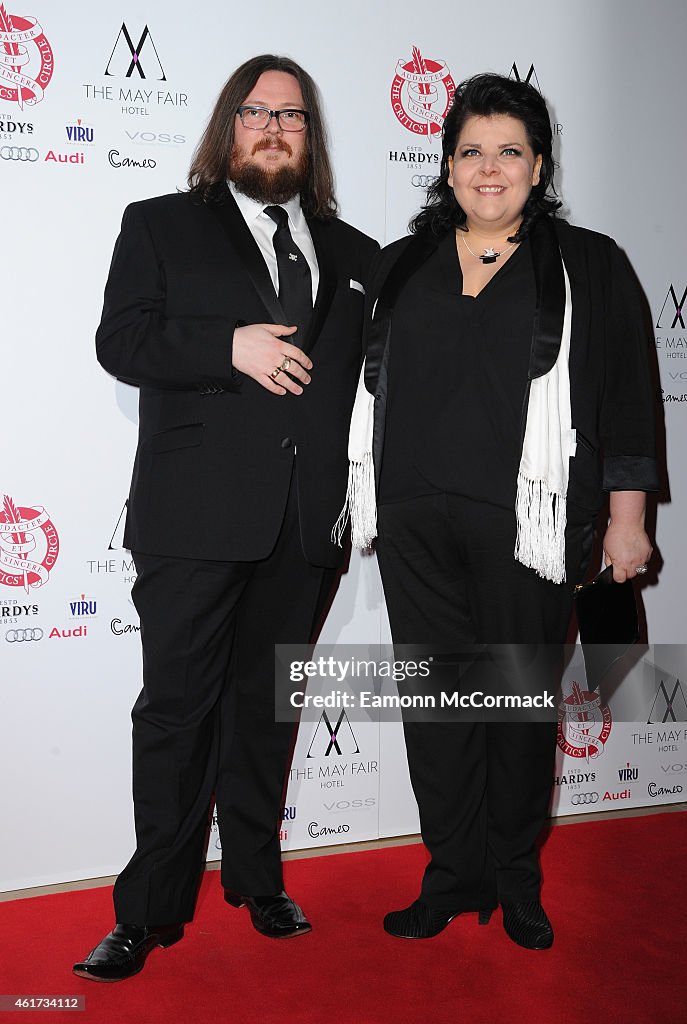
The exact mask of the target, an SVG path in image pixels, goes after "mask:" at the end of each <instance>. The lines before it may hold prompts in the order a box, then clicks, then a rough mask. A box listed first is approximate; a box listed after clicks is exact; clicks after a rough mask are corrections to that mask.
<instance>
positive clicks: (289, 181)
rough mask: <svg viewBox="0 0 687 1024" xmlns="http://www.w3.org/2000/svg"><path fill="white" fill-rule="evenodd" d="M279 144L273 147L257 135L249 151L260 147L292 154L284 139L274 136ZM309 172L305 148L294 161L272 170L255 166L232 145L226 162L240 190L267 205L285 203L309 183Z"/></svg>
mask: <svg viewBox="0 0 687 1024" xmlns="http://www.w3.org/2000/svg"><path fill="white" fill-rule="evenodd" d="M277 143H278V145H277V146H276V147H273V146H272V145H270V141H269V140H268V139H260V140H259V141H258V142H257V143H256V144H255V146H253V151H252V154H251V155H254V154H255V153H258V152H260V150H262V149H272V148H277V149H283V150H284V151H285V152H286V153H288V154H289V156H290V155H291V152H292V150H291V147H290V146H289V144H288V142H286V141H285V140H284V139H278V140H277ZM309 174H310V158H309V155H308V153H307V150H304V151H303V154H302V156H301V158H300V160H299V161H298V163H296V164H288V165H285V166H280V167H277V168H276V169H275V170H273V171H271V170H268V169H267V168H265V167H262V166H258V165H257V164H255V163H254V162H253V161H251V160H250V159H249V158H247V157H240V156H239V155H238V153H237V152H236V147H234V149H233V151H232V154H231V162H230V165H229V177H230V178H231V180H232V181H233V182H234V185H235V186H236V188H237V189H238V191H239V192H241V193H243V195H244V196H248V198H249V199H255V200H256V201H257V202H258V203H265V204H266V205H271V204H278V203H286V202H288V200H289V199H292V198H293V197H294V196H295V195H297V194H298V193H299V192H302V191H303V189H304V188H305V186H306V185H307V184H308V177H309Z"/></svg>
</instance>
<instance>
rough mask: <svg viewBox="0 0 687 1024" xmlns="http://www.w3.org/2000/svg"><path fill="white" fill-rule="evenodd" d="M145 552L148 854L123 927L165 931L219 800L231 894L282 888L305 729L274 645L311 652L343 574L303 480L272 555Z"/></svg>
mask: <svg viewBox="0 0 687 1024" xmlns="http://www.w3.org/2000/svg"><path fill="white" fill-rule="evenodd" d="M195 525H196V527H197V524H195ZM133 555H134V561H135V564H136V569H137V572H138V577H137V579H136V582H135V584H134V587H133V591H132V594H133V598H134V603H135V605H136V608H137V611H138V613H139V616H140V621H141V641H142V646H143V689H142V691H141V693H140V695H139V697H138V699H137V701H136V703H135V705H134V708H133V711H132V720H133V796H134V817H135V825H136V842H137V846H136V851H135V853H134V855H133V857H132V859H131V861H130V862H129V864H128V865H127V866H126V867H125V869H124V870H123V872H122V873H121V875H120V876H119V878H118V879H117V883H116V885H115V889H114V903H115V912H116V917H117V920H118V921H121V922H124V923H129V924H159V925H161V924H170V923H174V922H182V921H189V920H191V918H192V916H193V910H194V904H195V898H196V893H197V888H198V883H199V880H200V877H201V873H202V870H203V866H204V858H205V850H206V842H207V835H208V827H209V812H210V809H211V801H212V797H213V794H214V796H215V801H216V805H217V818H218V826H219V833H220V837H221V845H222V876H221V877H222V884H223V886H224V888H225V889H233V890H236V891H238V892H240V893H242V894H244V895H256V896H260V895H270V894H272V893H276V892H279V891H280V890H281V889H282V887H283V879H282V869H281V851H280V845H279V827H280V808H281V803H282V794H283V786H284V780H285V773H286V768H287V765H288V760H289V755H290V748H291V743H292V739H293V731H294V727H293V724H292V723H283V722H275V715H274V645H275V644H279V643H308V642H309V640H310V638H311V635H312V632H313V629H314V627H315V625H316V623H317V621H318V619H319V617H320V615H321V613H322V610H323V608H324V606H325V603H326V600H327V597H328V594H329V591H330V589H331V585H332V583H333V579H334V575H335V571H334V570H331V569H323V568H321V567H318V566H313V565H310V564H309V563H308V562H306V560H305V556H304V555H303V550H302V545H301V538H300V527H299V517H298V500H297V496H296V486H295V472H294V479H293V480H292V484H291V491H290V494H289V500H288V503H287V508H286V512H285V517H284V521H283V524H282V528H281V532H280V535H279V538H278V540H277V543H276V546H275V548H274V550H273V552H272V554H271V555H270V556H269V557H268V558H266V559H264V560H262V561H258V562H220V561H200V560H195V559H182V558H173V557H161V556H157V555H147V554H142V553H139V552H134V553H133Z"/></svg>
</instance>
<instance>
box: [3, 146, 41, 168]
mask: <svg viewBox="0 0 687 1024" xmlns="http://www.w3.org/2000/svg"><path fill="white" fill-rule="evenodd" d="M39 156H40V154H39V152H38V150H37V149H34V147H33V146H28V147H27V146H0V158H1V159H2V160H19V161H20V162H21V163H24V164H35V162H36V160H38V157H39Z"/></svg>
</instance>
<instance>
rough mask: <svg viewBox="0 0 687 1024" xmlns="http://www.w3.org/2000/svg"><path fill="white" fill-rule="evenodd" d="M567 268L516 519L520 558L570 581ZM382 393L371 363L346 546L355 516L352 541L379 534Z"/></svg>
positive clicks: (353, 450) (353, 455) (361, 389)
mask: <svg viewBox="0 0 687 1024" xmlns="http://www.w3.org/2000/svg"><path fill="white" fill-rule="evenodd" d="M562 264H563V277H564V281H565V311H564V315H563V331H562V335H561V345H560V348H559V350H558V357H557V359H556V362H555V363H554V365H553V366H552V368H551V369H550V370H549V372H548V373H545V374H544V375H543V376H542V377H536V378H535V379H534V380H533V381H532V382H531V384H530V394H529V400H528V403H527V422H526V424H525V438H524V441H523V447H522V455H521V457H520V468H519V470H518V482H517V496H516V501H515V514H516V520H517V536H516V541H515V552H514V555H515V558H516V559H517V560H518V561H519V562H522V564H523V565H526V566H527V567H528V568H530V569H534V570H535V571H536V572H537V574H538V575H539V576H541V577H542V578H543V579H547V580H551V581H552V582H553V583H563V582H564V581H565V524H566V498H567V494H568V474H569V466H568V459H569V458H571V457H572V456H573V455H574V454H575V448H576V440H575V431H574V429H573V427H572V414H571V410H570V374H569V369H568V363H569V356H570V328H571V324H572V300H571V295H570V281H569V280H568V273H567V270H566V268H565V262H564V261H562ZM374 403H375V398H374V395H371V394H370V393H369V391H368V390H367V388H366V387H365V365H364V364H363V367H362V370H361V371H360V379H359V381H358V391H357V393H356V396H355V403H354V405H353V415H352V417H351V427H350V432H349V436H348V460H349V469H348V490H347V493H346V502H345V504H344V507H343V509H342V510H341V514H340V516H339V518H338V519H337V521H336V524H335V526H334V529H333V530H332V541H333V542H334V543H335V544H338V545H339V546H341V542H342V539H343V535H344V532H345V529H346V524H347V522H348V519H349V516H350V520H351V542H352V544H353V547H355V548H368V547H369V546H370V545H371V544H372V541H373V540H374V538H375V537H376V536H377V500H376V494H375V475H374V465H373V461H372V437H373V427H374Z"/></svg>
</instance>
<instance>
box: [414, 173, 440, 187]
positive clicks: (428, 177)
mask: <svg viewBox="0 0 687 1024" xmlns="http://www.w3.org/2000/svg"><path fill="white" fill-rule="evenodd" d="M436 180H437V175H436V174H414V175H413V176H412V178H411V179H410V183H411V185H414V186H415V188H429V186H430V185H433V184H434V182H435V181H436Z"/></svg>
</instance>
